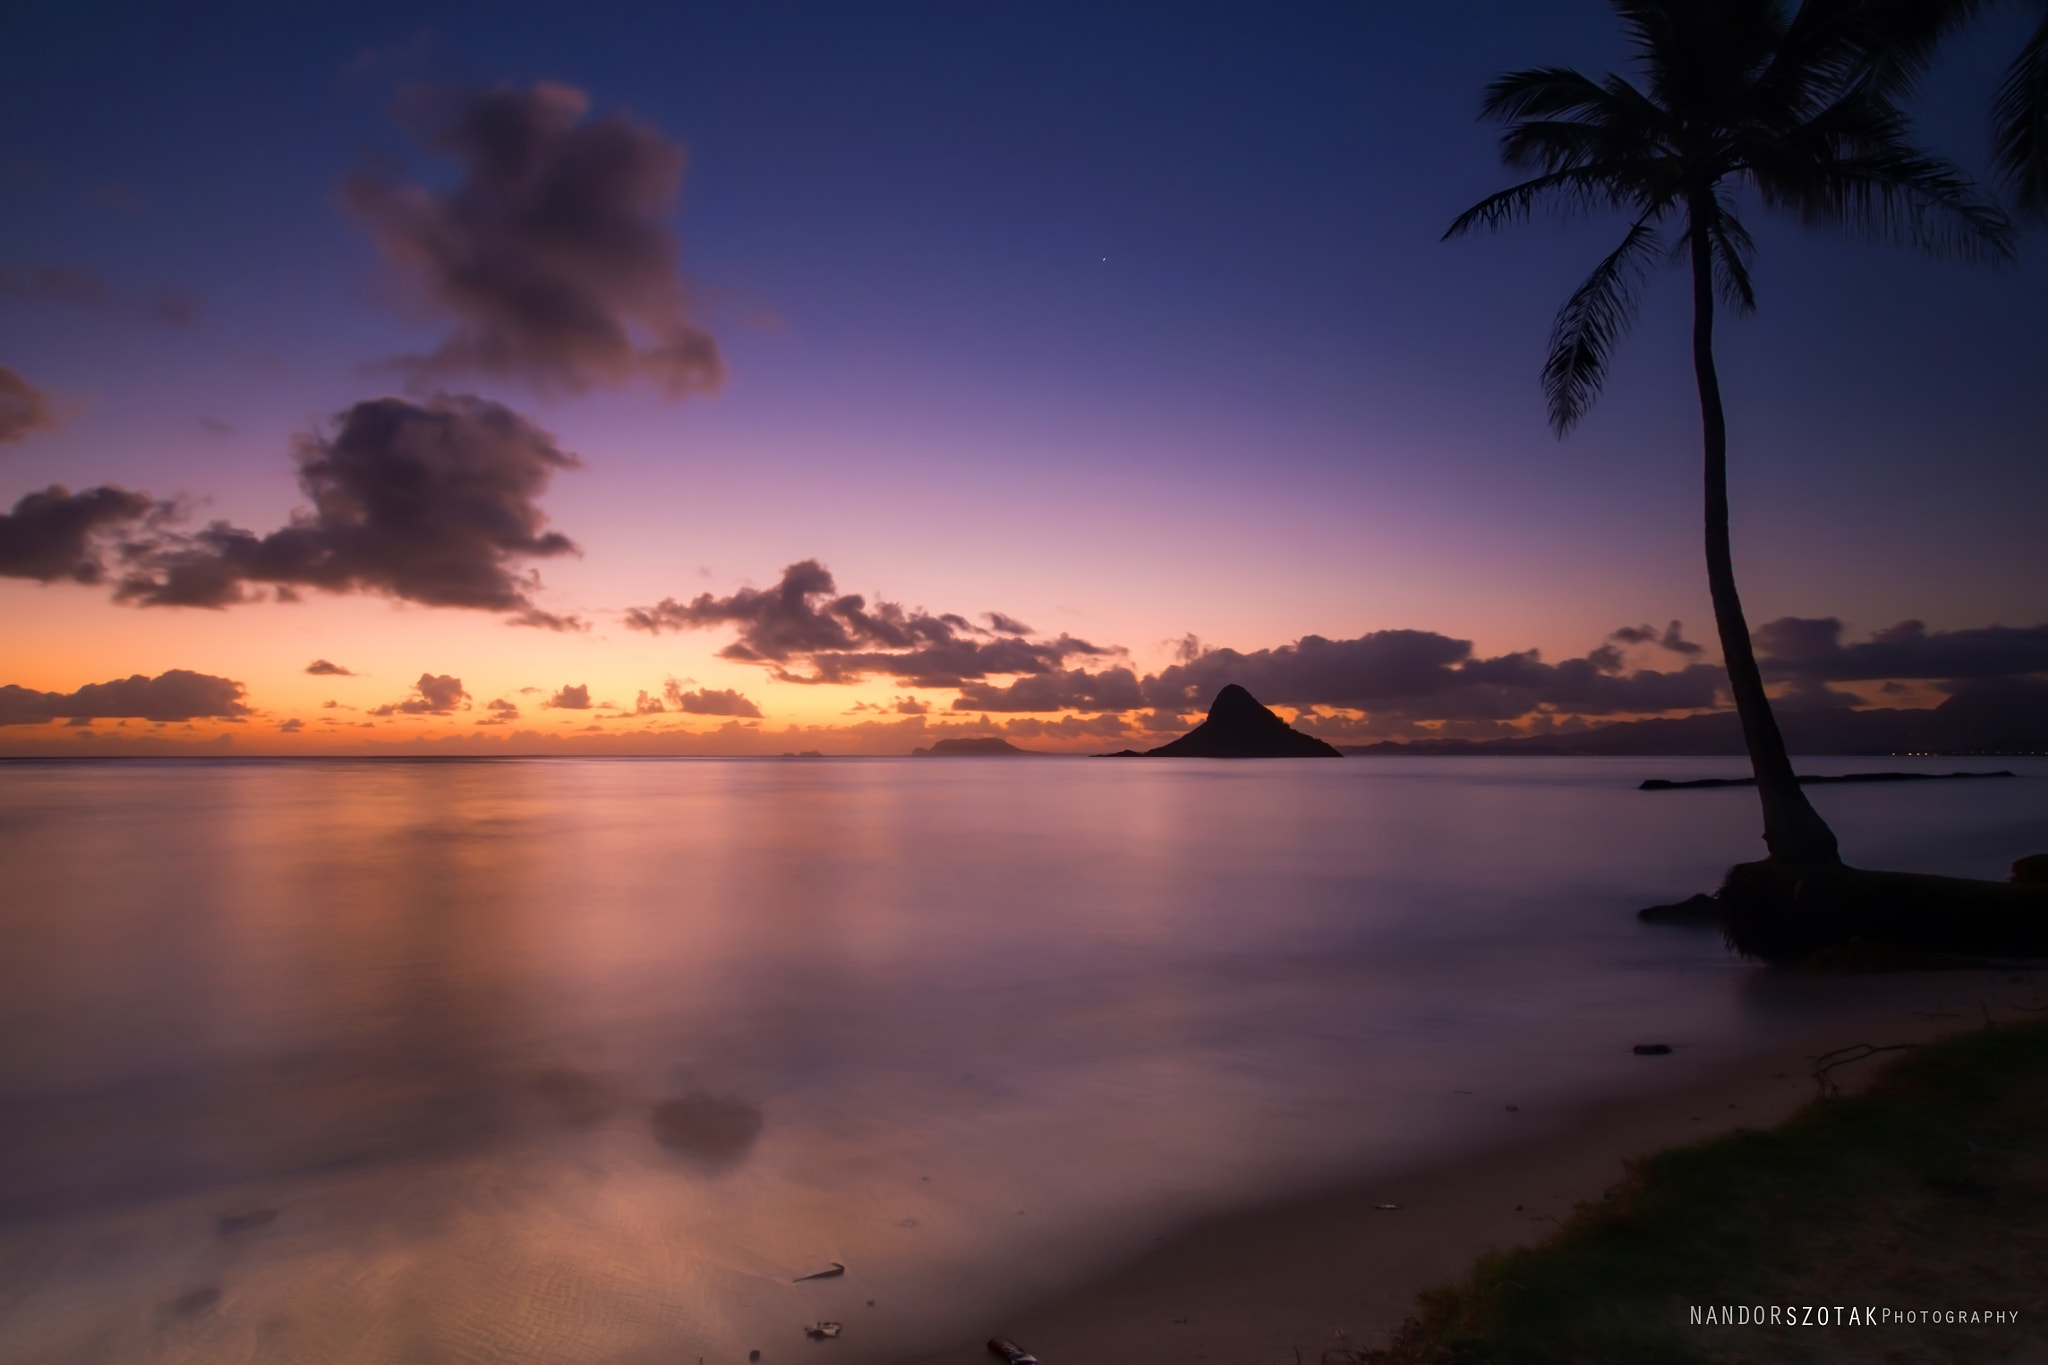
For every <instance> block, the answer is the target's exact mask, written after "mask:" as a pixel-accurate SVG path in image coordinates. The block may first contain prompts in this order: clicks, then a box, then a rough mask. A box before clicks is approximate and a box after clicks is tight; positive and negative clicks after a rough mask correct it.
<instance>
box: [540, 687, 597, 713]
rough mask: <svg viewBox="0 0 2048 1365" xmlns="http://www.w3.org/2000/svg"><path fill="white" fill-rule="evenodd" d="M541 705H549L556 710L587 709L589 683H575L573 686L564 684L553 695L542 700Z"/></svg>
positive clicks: (588, 703) (588, 706)
mask: <svg viewBox="0 0 2048 1365" xmlns="http://www.w3.org/2000/svg"><path fill="white" fill-rule="evenodd" d="M541 705H543V706H551V707H553V708H554V709H555V710H557V711H588V710H589V709H590V685H589V684H588V683H577V684H576V685H575V686H574V687H566V686H565V687H564V688H563V689H562V690H561V691H559V692H557V693H555V695H554V696H552V697H549V698H548V699H547V700H546V701H544V702H542V703H541Z"/></svg>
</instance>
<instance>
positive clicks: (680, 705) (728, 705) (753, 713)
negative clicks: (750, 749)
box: [668, 682, 761, 720]
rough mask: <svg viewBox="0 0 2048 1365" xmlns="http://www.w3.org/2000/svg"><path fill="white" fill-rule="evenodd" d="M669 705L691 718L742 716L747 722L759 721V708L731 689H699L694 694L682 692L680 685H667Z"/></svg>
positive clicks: (672, 683)
mask: <svg viewBox="0 0 2048 1365" xmlns="http://www.w3.org/2000/svg"><path fill="white" fill-rule="evenodd" d="M668 702H669V705H670V706H672V707H674V708H675V709H676V710H678V711H682V712H685V713H687V714H689V715H692V716H744V717H746V718H747V719H749V720H759V719H761V708H760V707H758V706H756V705H754V703H752V702H750V701H748V700H747V699H746V698H745V697H743V696H741V695H740V694H739V693H738V692H737V691H734V690H733V689H731V688H719V689H716V690H713V689H712V688H709V687H700V688H698V689H697V690H696V691H694V692H685V691H683V689H682V687H681V685H680V684H677V683H675V682H671V683H669V684H668Z"/></svg>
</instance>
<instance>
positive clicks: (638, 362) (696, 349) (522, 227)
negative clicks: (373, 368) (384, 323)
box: [343, 81, 725, 397]
mask: <svg viewBox="0 0 2048 1365" xmlns="http://www.w3.org/2000/svg"><path fill="white" fill-rule="evenodd" d="M589 110H590V98H589V96H588V95H586V94H585V93H584V92H583V91H581V90H575V89H571V88H570V87H568V86H563V85H554V84H550V83H548V82H545V81H543V82H540V83H538V84H535V85H533V86H532V87H530V88H528V89H525V90H516V89H512V88H509V87H504V86H500V87H497V88H495V89H491V90H483V91H463V92H448V91H428V90H422V89H417V88H415V89H413V90H410V91H408V92H407V94H406V95H405V97H404V98H402V99H401V101H400V107H399V110H398V114H399V118H400V121H401V122H402V123H404V124H405V125H406V126H407V127H408V128H409V129H410V130H411V131H412V132H413V133H414V134H415V135H416V136H417V137H418V138H419V140H420V141H421V143H422V144H423V145H424V146H426V147H427V148H428V149H429V150H431V151H433V152H435V153H437V154H439V155H441V156H444V157H447V158H449V159H451V160H453V161H455V162H458V163H459V164H460V165H461V166H462V170H463V174H462V179H461V182H460V183H459V184H458V185H456V186H455V188H454V189H452V190H450V191H449V192H447V193H445V194H441V193H436V192H435V191H433V190H432V189H429V188H428V187H427V186H425V185H420V184H410V183H400V182H398V181H395V180H392V179H390V178H388V177H385V176H383V175H378V174H362V175H357V176H355V177H353V178H351V179H350V180H349V181H348V183H347V184H346V186H345V187H344V189H343V200H344V202H345V203H346V204H347V205H348V207H349V208H350V209H352V210H354V211H355V212H356V213H357V214H358V215H360V216H361V217H362V219H363V220H364V221H365V222H366V223H367V224H368V225H369V227H370V231H371V233H372V235H373V236H374V237H375V238H376V241H377V246H378V248H379V250H381V251H382V253H383V255H384V257H385V259H386V260H387V261H389V262H390V263H391V265H392V266H393V267H394V268H395V269H396V270H397V271H398V273H399V274H400V275H401V277H402V278H404V279H405V281H406V282H407V283H408V284H409V285H410V286H411V287H412V289H413V290H414V292H415V296H416V301H417V302H418V303H419V304H420V305H422V306H424V307H425V308H427V309H429V310H430V311H432V312H434V313H437V314H440V315H443V316H446V317H449V318H451V319H453V321H454V330H453V331H452V332H450V333H449V335H448V336H447V337H446V339H444V340H443V341H442V343H441V345H440V346H439V347H438V348H437V349H436V350H435V351H434V352H433V353H432V354H431V355H427V356H421V357H414V358H411V359H409V360H406V361H403V362H401V363H402V364H404V365H405V366H406V367H407V368H409V369H411V370H412V371H413V373H414V374H415V375H416V376H418V377H420V378H422V379H425V380H428V381H433V380H438V379H443V378H446V377H448V376H453V375H471V374H481V375H489V376H492V377H494V378H502V379H511V380H517V381H521V382H524V383H528V384H531V385H533V386H534V387H535V388H537V389H539V390H542V391H563V392H568V393H581V392H583V391H585V390H587V389H589V388H591V387H592V386H599V387H616V386H619V385H622V384H625V383H628V382H630V381H632V380H634V379H637V378H645V379H647V380H649V381H650V382H651V383H653V384H654V385H656V386H657V387H658V388H660V389H662V390H663V391H665V392H666V393H668V394H669V395H671V396H673V397H680V396H682V395H685V394H690V393H701V392H708V391H710V390H713V389H716V388H717V387H718V386H719V384H720V383H721V382H722V381H723V379H724V377H725V367H724V363H723V361H722V360H721V359H720V358H719V353H718V344H717V342H715V341H714V340H713V339H712V337H711V335H710V333H708V332H706V331H705V330H704V329H703V328H701V327H699V326H698V325H697V324H695V323H694V322H692V321H691V320H690V316H689V310H688V306H687V305H688V300H687V298H686V291H685V289H684V286H683V279H682V275H681V272H680V270H679V268H678V264H677V246H676V239H675V234H674V233H673V232H672V231H671V229H670V227H669V222H668V219H669V216H670V214H671V213H672V212H673V210H674V208H675V203H676V197H677V194H678V193H679V191H680V190H681V187H682V179H683V166H684V162H685V156H684V152H683V149H682V148H681V147H680V146H678V145H676V144H675V143H673V142H671V141H669V140H668V139H667V138H666V137H664V136H663V135H662V134H661V132H660V131H659V130H658V129H656V128H653V127H652V126H650V125H648V124H645V123H638V122H635V121H633V120H631V119H629V118H627V117H626V116H624V115H623V114H611V115H608V116H606V117H604V118H600V119H595V120H590V119H587V118H586V115H587V114H588V113H589Z"/></svg>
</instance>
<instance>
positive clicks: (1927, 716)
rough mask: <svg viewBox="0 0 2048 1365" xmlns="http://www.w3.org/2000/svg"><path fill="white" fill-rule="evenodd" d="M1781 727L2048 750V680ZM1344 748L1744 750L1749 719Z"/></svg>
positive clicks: (1897, 740)
mask: <svg viewBox="0 0 2048 1365" xmlns="http://www.w3.org/2000/svg"><path fill="white" fill-rule="evenodd" d="M1777 716H1778V728H1779V729H1780V730H1782V731H1783V732H1784V735H1785V745H1786V747H1787V748H1789V749H1790V750H1791V751H1792V752H1793V753H1795V754H1843V755H1866V756H1874V755H1883V754H1919V753H1928V754H1959V755H1967V754H2048V683H2036V682H2034V681H2033V680H2031V679H2018V680H2013V682H2011V683H2009V684H2001V685H1997V686H1984V687H1978V688H1974V689H1971V690H1969V691H1964V692H1958V693H1957V694H1956V695H1955V696H1953V697H1950V698H1949V699H1948V700H1947V701H1945V702H1943V703H1942V704H1941V705H1939V706H1936V707H1932V708H1926V709H1912V710H1903V709H1901V710H1886V709H1879V710H1869V711H1852V710H1848V709H1846V708H1819V707H1784V706H1781V707H1779V708H1777ZM1340 747H1341V748H1342V749H1343V751H1344V752H1345V753H1347V754H1363V755H1378V756H1390V755H1396V754H1417V755H1421V754H1442V755H1452V754H1465V755H1484V754H1526V755H1544V754H1550V755H1560V756H1566V755H1569V756H1592V757H1603V756H1610V755H1615V756H1619V755H1634V754H1640V755H1660V754H1670V755H1680V754H1698V755H1710V754H1741V753H1744V752H1746V750H1745V749H1744V747H1743V743H1742V723H1741V721H1740V720H1738V719H1737V718H1736V715H1735V713H1734V712H1733V711H1717V712H1715V713H1713V714H1711V715H1704V716H1681V717H1676V718H1664V719H1655V720H1631V721H1620V722H1617V723H1616V724H1613V725H1602V726H1598V727H1596V728H1594V729H1590V730H1579V731H1575V732H1573V733H1570V734H1549V735H1530V736H1528V737H1527V738H1523V739H1488V740H1467V739H1421V740H1411V741H1409V742H1407V743H1397V742H1394V741H1391V740H1388V741H1382V742H1381V743H1378V744H1347V745H1342V746H1340Z"/></svg>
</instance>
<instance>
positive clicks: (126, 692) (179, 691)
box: [0, 668, 249, 725]
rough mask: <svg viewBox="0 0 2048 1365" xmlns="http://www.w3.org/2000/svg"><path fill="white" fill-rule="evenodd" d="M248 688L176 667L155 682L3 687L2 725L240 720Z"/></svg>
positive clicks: (135, 680) (134, 678) (245, 710)
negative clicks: (69, 688)
mask: <svg viewBox="0 0 2048 1365" xmlns="http://www.w3.org/2000/svg"><path fill="white" fill-rule="evenodd" d="M247 690H248V689H247V688H245V687H243V686H242V684H240V683H238V682H236V681H234V680H233V679H232V678H216V677H214V676H212V675H211V674H207V673H194V672H191V671H190V670H188V669H183V668H173V669H171V670H170V671H169V672H167V673H160V674H158V675H157V676H156V677H154V678H146V677H144V676H143V675H142V674H140V673H137V674H134V675H132V676H130V677H126V678H116V679H115V680H114V681H112V682H103V683H87V684H86V685H85V686H84V687H81V688H79V689H78V690H77V691H76V692H38V691H35V690H34V689H32V688H26V687H16V686H14V685H13V684H11V683H10V684H8V685H7V686H5V687H0V725H40V724H42V723H44V722H45V721H51V720H70V721H73V722H77V721H86V722H90V721H92V720H113V719H130V720H154V721H174V720H194V719H197V718H200V717H211V718H214V719H218V720H239V719H240V718H242V717H243V716H246V715H248V714H249V708H248V707H247V706H245V705H243V703H242V697H243V696H244V694H245V693H246V692H247Z"/></svg>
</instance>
